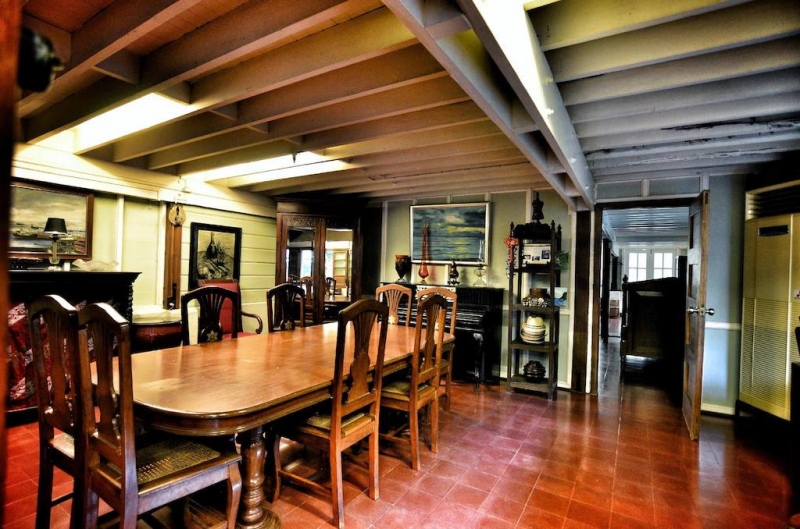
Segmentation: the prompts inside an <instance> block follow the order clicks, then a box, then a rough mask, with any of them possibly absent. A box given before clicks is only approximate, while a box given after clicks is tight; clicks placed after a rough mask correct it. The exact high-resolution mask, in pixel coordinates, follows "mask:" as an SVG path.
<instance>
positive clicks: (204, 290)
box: [181, 285, 242, 345]
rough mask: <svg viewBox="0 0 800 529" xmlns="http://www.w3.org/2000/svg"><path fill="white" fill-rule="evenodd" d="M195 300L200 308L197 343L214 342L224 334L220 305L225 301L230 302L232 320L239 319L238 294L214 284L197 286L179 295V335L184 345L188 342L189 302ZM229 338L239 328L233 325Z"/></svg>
mask: <svg viewBox="0 0 800 529" xmlns="http://www.w3.org/2000/svg"><path fill="white" fill-rule="evenodd" d="M195 300H196V301H197V302H198V303H199V305H200V310H199V313H198V318H197V343H205V342H216V341H219V340H221V339H222V335H223V334H226V333H225V331H224V329H223V327H222V324H221V323H220V319H221V315H222V307H223V306H224V305H225V301H226V300H227V301H229V302H230V308H231V312H232V318H233V320H234V321H241V319H242V317H241V314H240V312H239V306H240V301H239V294H238V293H236V292H232V291H230V290H228V289H226V288H223V287H221V286H216V285H207V286H202V287H198V288H196V289H194V290H191V291H189V292H187V293H186V294H183V295H182V296H181V337H182V339H183V343H184V345H188V344H189V343H190V342H189V338H190V336H189V302H191V301H195ZM230 335H231V338H236V337H237V336H238V335H239V329H237V328H236V327H235V326H234V327H233V328H232V329H231V332H230Z"/></svg>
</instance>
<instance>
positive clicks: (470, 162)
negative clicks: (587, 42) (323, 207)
mask: <svg viewBox="0 0 800 529" xmlns="http://www.w3.org/2000/svg"><path fill="white" fill-rule="evenodd" d="M525 161H526V160H525V158H524V157H523V156H522V155H520V154H519V152H518V151H517V152H516V153H509V152H500V151H492V152H482V153H475V154H469V155H464V156H462V157H459V158H458V159H457V161H453V160H451V159H444V158H442V159H431V160H424V161H418V162H415V163H410V164H393V165H375V166H366V167H364V166H360V165H359V163H358V161H357V160H352V161H351V163H352V164H353V165H355V166H356V167H353V168H350V169H344V170H341V171H335V172H330V173H327V174H315V175H308V176H303V177H299V178H292V179H287V180H283V181H277V182H275V185H274V186H272V188H271V189H270V194H276V193H277V194H287V193H306V192H314V191H328V190H330V189H331V187H332V186H331V182H332V181H333V180H332V179H335V180H336V186H338V187H339V188H344V187H352V186H359V185H370V184H372V185H375V184H377V185H378V186H380V185H381V184H380V183H381V182H392V181H396V180H398V179H405V178H406V177H410V176H418V175H426V174H436V175H437V178H443V177H442V176H440V175H448V179H449V180H450V181H451V184H452V185H453V186H455V187H458V185H460V181H459V180H458V179H457V177H455V176H454V177H453V178H450V176H449V175H456V174H457V173H459V172H460V171H465V170H477V171H481V170H482V171H483V174H484V176H485V174H486V168H491V169H492V170H494V169H496V168H497V167H500V166H502V167H506V166H510V165H515V164H517V165H522V166H527V169H526V173H525V174H528V173H529V172H530V165H529V164H526V163H525ZM232 180H235V181H236V182H235V183H238V182H240V181H244V180H243V179H230V180H227V181H226V182H225V183H224V184H225V185H226V186H227V185H228V184H229V183H230V181H232ZM265 183H266V182H265ZM230 187H239V186H230ZM242 187H245V188H246V189H247V190H252V189H254V186H253V187H251V186H242ZM352 192H354V193H355V192H358V191H356V190H355V189H354V190H353V191H352Z"/></svg>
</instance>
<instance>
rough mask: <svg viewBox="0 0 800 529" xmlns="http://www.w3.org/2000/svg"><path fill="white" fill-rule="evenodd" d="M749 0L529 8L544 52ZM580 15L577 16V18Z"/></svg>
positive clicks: (587, 0)
mask: <svg viewBox="0 0 800 529" xmlns="http://www.w3.org/2000/svg"><path fill="white" fill-rule="evenodd" d="M744 1H748V0H671V1H670V2H646V3H645V2H628V3H627V4H625V6H624V7H622V6H612V5H611V4H610V3H609V1H608V0H559V1H558V2H553V3H551V4H549V5H547V6H545V7H541V8H537V9H530V8H529V10H528V14H529V15H530V18H531V22H532V23H533V27H534V29H535V30H536V36H537V37H538V38H539V43H540V44H541V46H542V49H543V50H544V51H550V50H553V49H556V48H563V47H566V46H574V45H576V44H581V43H583V42H587V41H591V40H596V39H600V38H604V37H609V36H611V35H618V34H620V33H626V32H629V31H633V30H636V29H641V28H645V27H650V26H654V25H656V24H663V23H665V22H669V21H672V20H677V19H679V18H685V17H687V16H695V15H698V14H700V13H704V12H707V11H710V10H713V9H721V8H724V7H729V6H732V5H735V4H740V3H742V2H744ZM576 13H580V16H576Z"/></svg>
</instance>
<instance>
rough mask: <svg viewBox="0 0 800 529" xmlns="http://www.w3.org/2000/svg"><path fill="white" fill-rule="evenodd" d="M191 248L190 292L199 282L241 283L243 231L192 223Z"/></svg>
mask: <svg viewBox="0 0 800 529" xmlns="http://www.w3.org/2000/svg"><path fill="white" fill-rule="evenodd" d="M191 237H192V238H191V241H190V244H189V290H192V289H195V288H197V286H198V280H200V279H237V280H238V279H239V265H240V263H241V256H242V229H241V228H232V227H229V226H215V225H213V224H200V223H197V222H193V223H192V236H191Z"/></svg>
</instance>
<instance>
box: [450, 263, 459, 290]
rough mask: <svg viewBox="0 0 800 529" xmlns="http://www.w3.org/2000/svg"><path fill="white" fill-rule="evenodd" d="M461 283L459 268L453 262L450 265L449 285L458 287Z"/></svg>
mask: <svg viewBox="0 0 800 529" xmlns="http://www.w3.org/2000/svg"><path fill="white" fill-rule="evenodd" d="M459 283H460V281H459V280H458V267H457V266H456V262H455V261H453V262H452V263H450V279H449V281H447V284H448V285H450V286H456V285H458V284H459Z"/></svg>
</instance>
